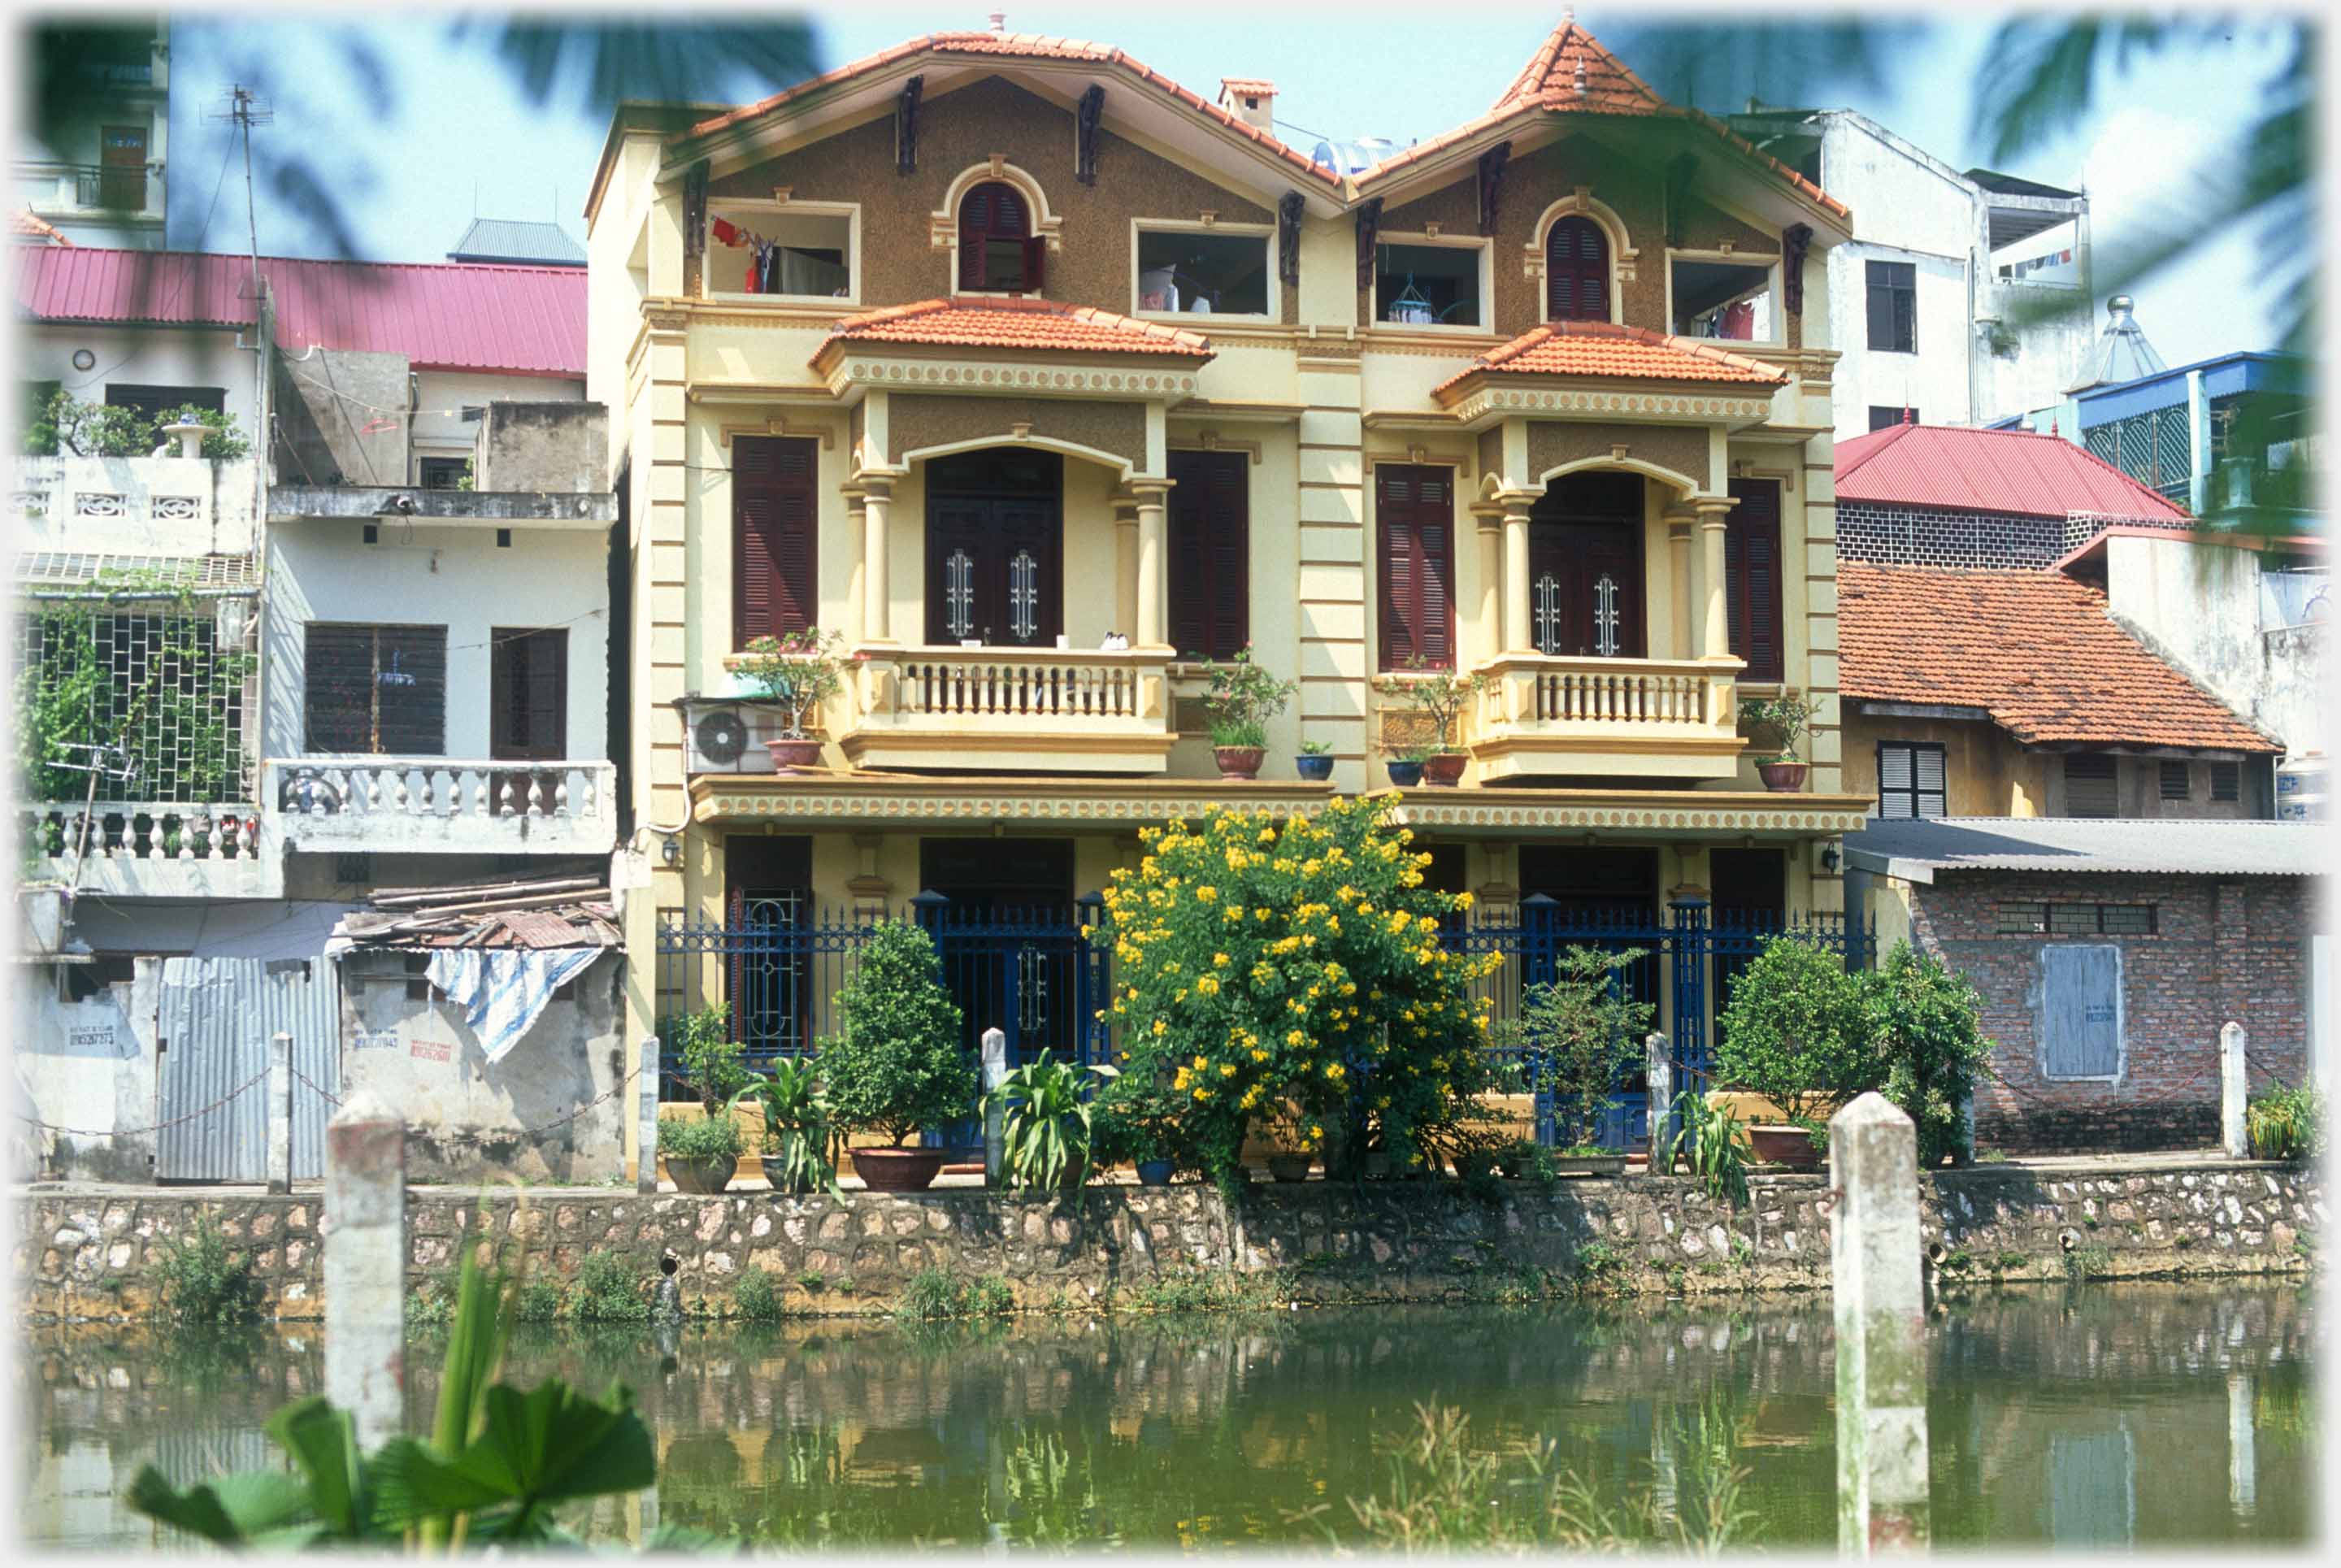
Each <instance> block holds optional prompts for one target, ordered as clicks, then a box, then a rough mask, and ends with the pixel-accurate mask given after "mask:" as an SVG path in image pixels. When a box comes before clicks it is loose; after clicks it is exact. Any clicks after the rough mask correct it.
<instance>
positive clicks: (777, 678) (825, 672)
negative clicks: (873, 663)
mask: <svg viewBox="0 0 2341 1568" xmlns="http://www.w3.org/2000/svg"><path fill="white" fill-rule="evenodd" d="M856 656H857V657H859V655H856ZM845 664H846V658H845V636H844V634H842V633H841V632H824V631H822V629H821V628H820V627H819V626H807V627H805V628H804V629H802V631H796V632H787V633H783V634H782V635H780V636H777V637H758V638H756V639H754V640H753V641H752V642H751V643H749V644H748V645H747V646H746V647H745V648H743V649H742V650H741V652H740V655H739V657H738V658H736V659H735V660H733V661H732V670H733V672H734V673H735V674H738V676H739V677H740V679H741V681H742V683H743V684H746V685H747V686H748V687H749V690H748V692H746V693H745V694H744V695H746V696H748V697H749V698H750V699H751V700H752V701H764V702H770V703H772V704H776V705H777V706H778V707H779V708H780V710H781V715H782V727H781V733H780V734H779V735H777V736H775V737H774V738H772V739H771V740H768V741H766V742H765V743H764V748H765V750H767V751H769V752H771V753H772V766H773V767H774V768H776V769H778V770H779V771H781V772H782V773H799V772H811V771H812V769H814V768H815V767H817V766H819V765H820V763H821V742H820V741H819V740H817V739H815V738H814V737H812V736H810V735H808V734H805V724H806V722H807V721H808V720H812V721H814V722H818V721H819V719H820V717H821V711H822V707H823V706H824V705H826V704H828V703H829V702H831V701H832V699H834V698H836V697H838V696H840V695H842V694H843V693H844V691H845V675H844V667H845Z"/></svg>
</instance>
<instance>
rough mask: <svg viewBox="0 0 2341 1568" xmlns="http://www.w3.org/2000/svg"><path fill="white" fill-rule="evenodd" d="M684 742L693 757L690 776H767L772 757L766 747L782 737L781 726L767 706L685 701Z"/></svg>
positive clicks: (708, 699)
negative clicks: (771, 740) (780, 734)
mask: <svg viewBox="0 0 2341 1568" xmlns="http://www.w3.org/2000/svg"><path fill="white" fill-rule="evenodd" d="M681 705H682V718H683V742H684V745H685V747H686V748H687V750H688V751H689V754H690V758H691V761H690V765H689V767H688V769H687V770H686V771H687V772H690V773H694V774H768V773H771V772H772V754H771V753H770V752H768V751H766V750H765V749H764V743H765V742H766V741H767V740H770V739H772V737H773V736H774V735H777V734H779V733H780V722H779V719H778V717H777V716H776V715H775V714H773V713H772V710H771V709H770V708H769V707H768V706H765V705H762V704H752V703H742V702H740V701H738V700H737V699H736V698H725V697H699V696H691V697H685V698H683V699H682V704H681Z"/></svg>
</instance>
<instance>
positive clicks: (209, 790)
mask: <svg viewBox="0 0 2341 1568" xmlns="http://www.w3.org/2000/svg"><path fill="white" fill-rule="evenodd" d="M218 630H219V625H218V621H217V620H216V618H215V617H214V615H213V614H210V613H209V612H208V609H206V610H205V611H204V612H203V613H199V614H184V613H178V612H169V611H164V610H161V609H156V610H154V611H151V612H145V613H141V612H137V611H129V610H118V611H113V612H110V613H109V612H105V611H99V610H96V609H95V608H94V607H90V606H83V605H78V604H64V605H57V606H55V607H44V608H43V609H40V610H36V611H35V612H33V613H30V614H24V615H21V616H19V617H18V619H17V623H16V660H17V664H16V668H17V671H18V672H19V680H18V684H17V687H16V691H17V694H18V700H19V702H20V703H32V704H39V707H40V710H41V712H42V713H44V714H46V715H49V716H50V717H52V718H55V717H57V716H59V715H63V716H65V719H66V721H67V722H65V723H64V724H62V725H52V726H45V727H47V728H49V729H50V731H51V733H50V734H49V735H48V738H49V739H50V740H51V741H52V742H54V743H57V744H76V745H118V746H120V747H121V748H122V749H123V751H124V752H125V753H126V754H127V756H128V759H129V763H130V765H131V767H132V769H133V773H132V776H130V777H129V778H126V779H125V778H115V777H113V776H111V775H110V774H105V773H101V774H99V775H98V778H97V798H98V799H99V800H101V801H138V802H154V803H156V804H181V803H184V804H224V803H228V802H234V801H244V800H248V799H250V798H251V796H250V791H249V790H248V789H247V788H246V784H247V783H248V781H247V780H246V779H245V777H244V764H245V757H244V684H245V680H246V677H247V674H248V673H249V671H250V667H251V658H250V655H248V654H244V653H243V652H242V651H241V650H240V649H237V648H234V647H233V646H230V647H227V648H223V647H222V646H221V645H220V644H219V637H218ZM28 681H29V683H30V687H29V690H28V686H27V684H26V683H27V682H28ZM19 722H20V723H21V722H22V716H21V714H20V721H19ZM65 760H68V759H67V758H66V757H65V754H61V753H58V752H56V751H55V749H54V747H53V749H52V754H50V755H49V756H46V757H44V758H41V759H39V763H40V765H37V766H35V768H34V770H33V773H32V776H31V777H30V779H29V780H28V781H27V782H28V785H29V788H30V791H31V793H32V794H34V795H35V797H36V798H38V799H40V800H45V801H58V800H69V801H75V802H78V801H80V800H81V799H82V797H83V794H84V793H85V791H86V790H87V789H88V788H89V783H90V775H89V774H87V773H84V772H75V771H69V770H67V769H64V768H60V767H58V766H56V765H55V764H57V763H58V762H60V761H65Z"/></svg>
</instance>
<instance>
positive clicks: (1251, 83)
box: [1220, 76, 1276, 135]
mask: <svg viewBox="0 0 2341 1568" xmlns="http://www.w3.org/2000/svg"><path fill="white" fill-rule="evenodd" d="M1275 105H1276V84H1275V83H1273V82H1267V81H1262V80H1260V78H1258V77H1256V76H1223V77H1221V78H1220V108H1222V109H1225V110H1226V111H1227V112H1228V113H1229V114H1230V115H1234V116H1235V117H1236V118H1237V119H1239V120H1241V121H1242V122H1243V123H1244V124H1245V125H1250V127H1251V128H1252V129H1253V130H1255V131H1265V132H1267V133H1268V134H1269V135H1275V134H1276V133H1275V132H1274V131H1273V130H1272V129H1270V126H1271V124H1272V116H1271V114H1270V111H1271V110H1272V109H1273V108H1274V107H1275Z"/></svg>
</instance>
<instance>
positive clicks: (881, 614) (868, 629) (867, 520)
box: [862, 479, 894, 643]
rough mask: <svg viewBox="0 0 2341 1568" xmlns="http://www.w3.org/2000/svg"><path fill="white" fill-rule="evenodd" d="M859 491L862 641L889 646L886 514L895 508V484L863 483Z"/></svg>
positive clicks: (890, 586) (890, 628) (867, 480)
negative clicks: (860, 511)
mask: <svg viewBox="0 0 2341 1568" xmlns="http://www.w3.org/2000/svg"><path fill="white" fill-rule="evenodd" d="M893 504H894V482H893V481H892V480H891V479H864V480H862V641H863V642H865V643H891V642H892V641H893V640H894V637H893V631H892V610H891V608H890V606H891V604H892V597H891V594H892V583H891V581H890V574H889V573H888V571H887V559H886V552H887V537H886V514H887V512H888V510H889V509H890V508H891V507H892V505H893Z"/></svg>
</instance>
